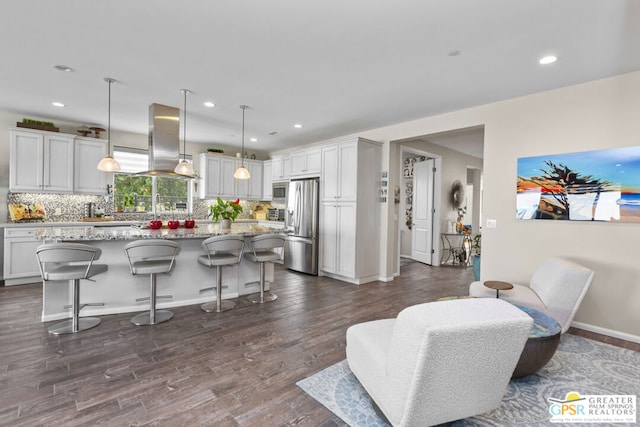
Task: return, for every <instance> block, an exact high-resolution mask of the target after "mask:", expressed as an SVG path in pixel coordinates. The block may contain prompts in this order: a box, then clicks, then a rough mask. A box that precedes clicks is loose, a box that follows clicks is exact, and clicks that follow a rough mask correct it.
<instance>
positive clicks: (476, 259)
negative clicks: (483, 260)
mask: <svg viewBox="0 0 640 427" xmlns="http://www.w3.org/2000/svg"><path fill="white" fill-rule="evenodd" d="M473 278H474V279H475V280H476V281H478V280H480V255H474V256H473Z"/></svg>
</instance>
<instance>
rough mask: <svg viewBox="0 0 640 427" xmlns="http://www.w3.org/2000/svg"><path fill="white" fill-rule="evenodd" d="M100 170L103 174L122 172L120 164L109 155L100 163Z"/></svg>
mask: <svg viewBox="0 0 640 427" xmlns="http://www.w3.org/2000/svg"><path fill="white" fill-rule="evenodd" d="M98 170H100V171H102V172H117V171H119V170H120V163H118V161H117V160H116V159H114V158H113V157H111V156H110V155H109V154H107V155H106V156H104V158H103V159H102V160H100V163H98Z"/></svg>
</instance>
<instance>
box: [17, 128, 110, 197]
mask: <svg viewBox="0 0 640 427" xmlns="http://www.w3.org/2000/svg"><path fill="white" fill-rule="evenodd" d="M10 145H11V147H10V150H11V155H10V161H9V189H10V190H11V191H32V192H47V193H81V194H104V191H105V187H106V182H105V173H104V172H101V171H99V170H98V169H97V167H96V166H97V165H98V162H100V159H102V158H103V157H104V156H105V154H106V152H107V143H106V141H105V140H101V139H95V138H82V137H78V136H75V135H70V134H63V133H57V132H46V131H36V130H34V131H26V130H11V131H10Z"/></svg>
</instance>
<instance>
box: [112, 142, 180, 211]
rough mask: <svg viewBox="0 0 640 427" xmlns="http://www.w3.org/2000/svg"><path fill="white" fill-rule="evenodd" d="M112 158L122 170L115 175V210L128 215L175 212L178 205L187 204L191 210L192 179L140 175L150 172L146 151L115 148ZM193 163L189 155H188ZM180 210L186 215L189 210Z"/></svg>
mask: <svg viewBox="0 0 640 427" xmlns="http://www.w3.org/2000/svg"><path fill="white" fill-rule="evenodd" d="M113 157H114V158H115V159H116V160H117V161H118V163H120V166H121V168H122V170H121V171H120V172H117V173H114V174H113V199H114V204H115V207H116V210H118V207H121V208H122V210H123V211H125V212H153V208H154V204H155V208H156V213H165V214H166V213H172V212H175V211H176V203H186V204H187V205H186V206H187V207H188V210H189V211H190V210H191V205H190V204H191V191H192V189H191V187H192V185H191V180H187V179H181V178H171V177H162V176H137V175H135V173H137V172H140V171H144V170H147V169H148V165H149V160H148V154H147V150H136V149H131V148H122V147H114V150H113ZM187 159H188V160H190V156H187ZM179 211H184V212H186V209H185V210H183V209H180V210H179Z"/></svg>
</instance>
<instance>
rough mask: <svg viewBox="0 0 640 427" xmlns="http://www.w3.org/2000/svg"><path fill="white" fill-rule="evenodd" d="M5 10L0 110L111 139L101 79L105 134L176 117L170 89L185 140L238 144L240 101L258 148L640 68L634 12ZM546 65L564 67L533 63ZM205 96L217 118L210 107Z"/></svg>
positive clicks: (130, 6)
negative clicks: (159, 110)
mask: <svg viewBox="0 0 640 427" xmlns="http://www.w3.org/2000/svg"><path fill="white" fill-rule="evenodd" d="M0 7H1V10H2V14H3V16H4V19H3V23H2V25H0V52H2V56H3V59H2V61H1V63H0V110H5V111H11V112H16V113H19V114H22V115H24V116H25V117H38V118H47V119H50V120H51V121H54V122H55V121H56V120H62V121H71V122H77V123H87V124H98V125H102V126H103V127H106V116H107V84H106V83H105V82H104V81H103V77H106V76H108V77H113V78H115V79H116V80H118V81H119V82H120V83H119V84H117V85H114V86H113V88H112V128H113V129H118V130H123V131H131V132H137V133H143V134H144V133H146V132H147V123H148V117H147V116H148V106H149V104H151V103H161V104H167V105H172V106H176V107H182V103H183V98H182V94H181V93H180V91H179V90H180V89H181V88H187V89H190V90H192V91H193V94H192V95H190V96H189V98H188V128H187V129H188V132H187V140H188V141H190V142H198V143H206V144H208V145H210V146H214V145H215V144H224V145H239V144H240V138H241V137H240V135H241V117H242V113H241V110H240V109H239V105H240V104H247V105H249V106H250V107H251V109H249V110H247V112H246V145H247V148H248V149H249V150H257V151H274V150H278V149H284V148H289V147H293V146H298V145H304V144H308V143H313V142H317V141H321V140H324V139H328V138H332V137H336V136H341V135H347V134H351V133H357V132H360V131H363V130H368V129H373V128H376V127H381V126H385V125H390V124H394V123H400V122H403V121H407V120H412V119H416V118H421V117H426V116H430V115H434V114H438V113H443V112H447V111H453V110H457V109H461V108H466V107H471V106H475V105H481V104H486V103H490V102H493V101H497V100H502V99H508V98H512V97H515V96H521V95H526V94H530V93H535V92H540V91H544V90H549V89H554V88H558V87H563V86H567V85H572V84H576V83H580V82H585V81H589V80H594V79H599V78H604V77H608V76H612V75H617V74H622V73H626V72H630V71H635V70H638V69H640V49H638V41H640V1H637V0H536V1H531V0H483V1H478V0H413V1H402V0H399V1H381V0H348V1H345V0H316V1H313V0H309V1H304V2H301V1H295V0H268V1H267V0H217V1H211V0H181V1H176V0H109V1H87V0H56V1H51V0H5V1H3V2H2V5H1V6H0ZM456 50H457V51H459V52H460V53H459V55H457V56H452V55H450V53H451V52H453V51H456ZM550 53H552V54H555V55H557V56H558V57H559V60H558V62H557V63H555V64H553V65H550V66H546V67H543V66H540V65H538V63H537V60H538V59H539V58H540V57H541V56H543V55H546V54H550ZM57 64H64V65H68V66H70V67H72V68H73V70H74V71H73V72H68V73H64V72H61V71H57V70H55V69H54V68H53V66H54V65H57ZM207 100H211V101H213V102H215V103H216V107H215V108H212V109H208V108H206V107H204V106H203V102H204V101H207ZM52 101H60V102H63V103H65V104H66V107H64V108H56V107H53V106H52V105H51V102H52ZM294 123H301V124H302V125H303V127H302V128H301V129H294V128H293V124H294ZM273 131H275V132H277V135H275V136H269V135H267V134H268V133H270V132H273ZM250 137H256V138H258V142H256V143H253V142H249V138H250Z"/></svg>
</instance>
